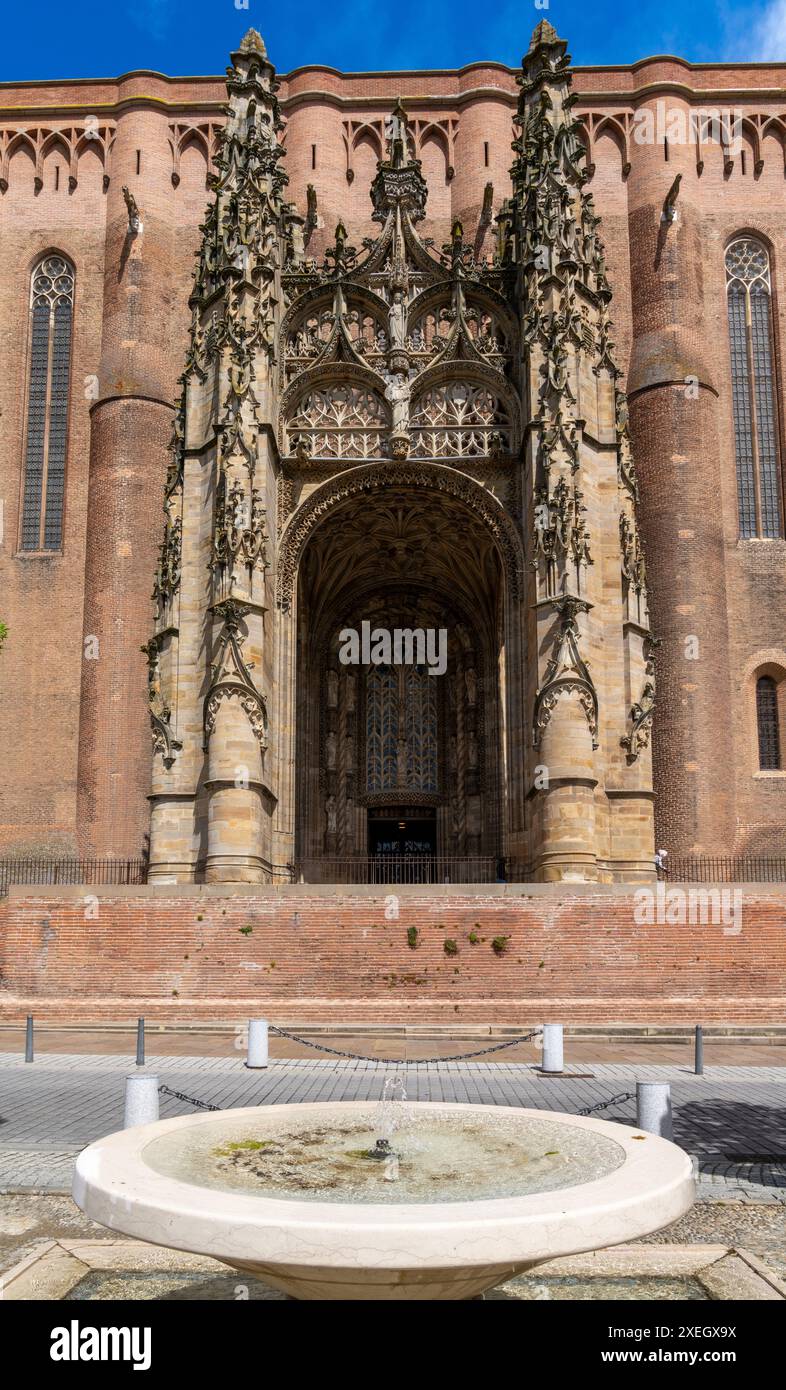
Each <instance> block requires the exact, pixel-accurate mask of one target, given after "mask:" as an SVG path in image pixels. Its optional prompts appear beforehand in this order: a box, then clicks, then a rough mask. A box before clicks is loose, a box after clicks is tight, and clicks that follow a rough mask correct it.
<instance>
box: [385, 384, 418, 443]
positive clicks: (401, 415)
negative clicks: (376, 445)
mask: <svg viewBox="0 0 786 1390" xmlns="http://www.w3.org/2000/svg"><path fill="white" fill-rule="evenodd" d="M411 395H412V388H411V387H410V384H409V382H408V381H407V378H406V377H405V375H404V373H403V372H396V374H395V376H394V377H393V379H392V380H391V382H390V385H389V386H388V388H387V390H386V392H385V399H386V400H388V401H390V404H391V407H392V410H393V433H394V434H400V433H403V432H404V431H405V430H406V428H407V426H408V424H409V398H410V396H411Z"/></svg>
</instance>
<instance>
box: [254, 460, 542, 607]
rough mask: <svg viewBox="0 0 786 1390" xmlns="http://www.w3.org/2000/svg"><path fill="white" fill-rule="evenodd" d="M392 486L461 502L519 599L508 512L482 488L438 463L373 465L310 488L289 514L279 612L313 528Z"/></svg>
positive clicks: (520, 561) (520, 552) (519, 568)
mask: <svg viewBox="0 0 786 1390" xmlns="http://www.w3.org/2000/svg"><path fill="white" fill-rule="evenodd" d="M397 487H407V488H415V489H418V490H422V491H423V492H425V493H430V494H432V495H434V496H444V497H452V498H455V499H457V500H458V501H459V502H462V503H464V504H465V505H466V506H467V507H468V508H469V509H470V510H471V511H472V512H473V513H474V514H475V515H476V516H477V517H478V518H479V520H480V521H482V523H483V524H484V526H486V527H487V528H488V530H489V532H490V533H491V535H492V536H493V538H494V540H495V542H496V544H497V546H498V548H499V551H500V554H501V556H502V560H503V565H504V571H505V578H506V583H507V586H508V592H509V596H510V597H511V598H515V599H517V598H519V597H520V593H521V586H522V580H523V574H524V546H523V543H522V539H521V536H520V534H519V532H518V531H517V529H516V526H515V524H514V522H513V521H512V519H511V517H510V516H509V514H508V513H507V512H506V511H505V510H504V508H503V507H502V506H501V505H500V503H499V502H498V501H497V500H496V498H495V497H494V496H493V495H492V494H491V493H490V492H489V491H488V490H487V489H486V488H484V487H482V486H481V485H480V484H479V483H477V482H476V481H475V480H474V479H473V478H470V477H469V476H468V475H467V474H465V473H460V472H458V471H457V470H456V469H453V468H446V467H444V466H441V465H439V464H433V463H422V464H420V463H417V462H411V463H410V462H407V463H373V464H369V465H363V466H362V467H360V468H353V469H350V470H347V471H346V472H344V473H341V474H340V475H338V476H337V477H334V478H331V479H329V480H328V481H327V482H326V483H323V484H322V485H321V486H320V487H318V488H315V490H314V491H313V492H312V493H310V495H309V496H308V498H307V499H306V501H305V502H304V503H302V505H301V506H300V507H299V508H298V510H297V511H296V512H295V513H294V515H293V516H292V517H291V519H290V521H289V522H288V524H287V526H286V528H285V530H284V531H283V533H282V535H281V538H280V541H279V548H278V565H277V569H276V604H277V606H278V608H280V609H282V610H283V611H284V612H288V611H289V609H290V606H291V603H292V597H293V590H294V583H295V578H296V575H297V570H298V565H299V563H300V559H301V557H302V555H303V552H304V550H305V547H306V545H307V543H308V541H309V539H310V537H311V536H312V535H313V533H314V531H315V530H316V529H317V527H318V526H319V525H320V524H321V523H323V522H324V521H325V520H326V519H327V517H328V516H329V515H330V514H331V513H332V512H334V511H335V510H336V509H337V508H340V507H342V506H344V505H345V504H346V503H347V502H349V501H351V500H352V499H353V498H356V497H362V496H364V495H370V494H372V495H373V494H375V493H378V492H383V493H387V492H388V490H389V489H391V488H397Z"/></svg>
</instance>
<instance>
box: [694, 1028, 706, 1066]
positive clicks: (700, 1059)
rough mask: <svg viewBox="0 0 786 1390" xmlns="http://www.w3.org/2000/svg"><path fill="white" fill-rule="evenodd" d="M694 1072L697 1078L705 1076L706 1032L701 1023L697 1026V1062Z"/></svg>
mask: <svg viewBox="0 0 786 1390" xmlns="http://www.w3.org/2000/svg"><path fill="white" fill-rule="evenodd" d="M693 1070H694V1071H695V1073H696V1075H697V1076H703V1075H704V1032H703V1030H702V1026H701V1024H700V1023H697V1024H696V1060H695V1062H694V1064H693Z"/></svg>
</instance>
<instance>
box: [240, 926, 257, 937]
mask: <svg viewBox="0 0 786 1390" xmlns="http://www.w3.org/2000/svg"><path fill="white" fill-rule="evenodd" d="M253 930H254V928H253V927H238V931H239V932H240V935H241V936H250V935H251V933H252V931H253Z"/></svg>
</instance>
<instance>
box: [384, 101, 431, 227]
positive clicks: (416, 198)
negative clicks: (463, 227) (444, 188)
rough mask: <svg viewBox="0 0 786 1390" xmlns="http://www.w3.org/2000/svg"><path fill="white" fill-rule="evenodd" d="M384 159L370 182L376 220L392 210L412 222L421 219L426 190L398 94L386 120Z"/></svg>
mask: <svg viewBox="0 0 786 1390" xmlns="http://www.w3.org/2000/svg"><path fill="white" fill-rule="evenodd" d="M387 135H388V142H387V144H388V148H387V158H386V159H381V160H380V161H379V164H378V166H377V176H376V178H375V179H374V182H373V183H372V185H371V201H372V202H373V204H374V211H373V213H372V214H371V215H372V217H373V219H374V221H375V222H382V223H384V222H387V219H388V216H389V214H390V212H391V211H396V210H400V211H402V212H406V213H407V214H408V216H409V218H410V221H412V222H421V221H422V220H423V218H424V217H425V215H426V197H427V195H428V189H427V187H426V181H425V179H424V178H423V175H422V174H421V172H420V160H419V159H411V158H410V154H409V136H408V129H407V113H406V111H405V110H404V106H403V104H402V101H401V97H399V99H398V101H397V102H396V105H395V106H394V108H393V110H392V112H391V114H390V116H389V117H388V120H387Z"/></svg>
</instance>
